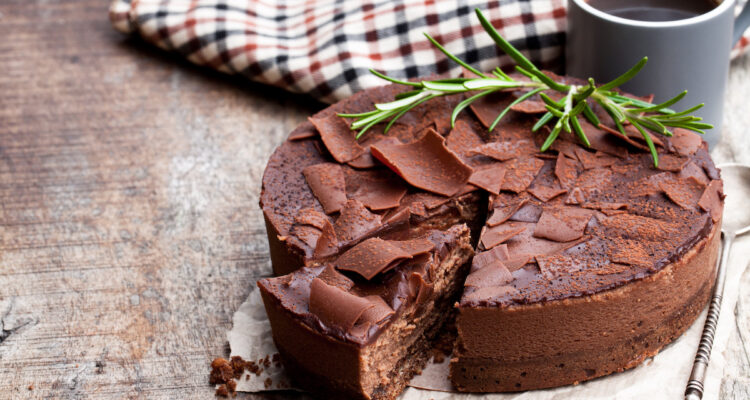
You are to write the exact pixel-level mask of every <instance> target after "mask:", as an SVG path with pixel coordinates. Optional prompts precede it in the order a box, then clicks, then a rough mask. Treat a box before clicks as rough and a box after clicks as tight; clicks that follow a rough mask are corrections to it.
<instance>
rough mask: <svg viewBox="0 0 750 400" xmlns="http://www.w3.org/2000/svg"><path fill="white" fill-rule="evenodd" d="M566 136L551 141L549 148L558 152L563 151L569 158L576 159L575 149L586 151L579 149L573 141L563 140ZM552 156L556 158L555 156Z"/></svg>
mask: <svg viewBox="0 0 750 400" xmlns="http://www.w3.org/2000/svg"><path fill="white" fill-rule="evenodd" d="M565 139H566V138H559V139H557V140H555V141H554V142H552V146H550V150H555V151H557V153H558V154H560V153H563V154H565V155H566V156H568V157H569V158H572V159H576V158H578V156H577V155H576V154H577V151H578V150H579V149H580V150H582V151H586V150H583V149H581V148H580V147H579V146H578V145H576V144H575V143H573V142H570V141H568V140H565ZM554 158H557V157H556V156H555V157H554Z"/></svg>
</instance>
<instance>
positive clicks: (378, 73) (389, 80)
mask: <svg viewBox="0 0 750 400" xmlns="http://www.w3.org/2000/svg"><path fill="white" fill-rule="evenodd" d="M370 73H371V74H373V75H375V76H377V77H378V78H380V79H385V80H386V81H388V82H393V83H398V84H399V85H406V86H414V87H419V86H421V85H420V84H419V82H409V81H402V80H400V79H396V78H391V77H390V76H388V75H384V74H381V73H380V72H378V71H375V70H374V69H372V68H370Z"/></svg>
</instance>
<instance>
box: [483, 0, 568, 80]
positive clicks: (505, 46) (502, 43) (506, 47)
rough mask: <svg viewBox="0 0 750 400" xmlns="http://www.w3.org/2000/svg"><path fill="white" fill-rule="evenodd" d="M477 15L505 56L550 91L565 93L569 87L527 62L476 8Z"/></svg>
mask: <svg viewBox="0 0 750 400" xmlns="http://www.w3.org/2000/svg"><path fill="white" fill-rule="evenodd" d="M474 11H475V12H476V14H477V17H478V18H479V22H480V23H481V24H482V27H483V28H484V30H485V31H486V32H487V34H488V35H490V37H491V38H492V40H494V41H495V43H496V44H497V45H498V47H500V48H501V49H502V50H503V51H504V52H505V53H506V54H507V55H509V56H510V58H512V59H513V60H514V61H515V62H517V63H518V64H519V65H520V66H521V67H523V68H525V69H526V70H528V71H529V72H531V73H532V74H534V75H535V76H536V77H537V78H539V80H540V81H541V82H542V83H544V84H545V85H547V86H548V87H550V88H551V89H554V90H557V91H560V92H567V91H568V90H569V89H570V87H569V86H568V85H564V84H561V83H557V82H555V81H554V80H552V78H550V77H549V76H547V75H545V74H544V73H543V72H542V71H539V70H538V69H537V67H536V66H535V65H534V64H533V63H532V62H531V61H529V59H528V58H526V56H524V55H523V54H522V53H521V52H520V51H518V49H516V48H515V47H513V45H512V44H510V42H508V41H507V40H505V38H503V37H502V36H500V34H499V33H498V32H497V30H495V27H494V26H492V23H491V22H490V21H489V20H488V19H487V18H485V16H484V14H482V11H481V10H480V9H478V8H476V9H475V10H474Z"/></svg>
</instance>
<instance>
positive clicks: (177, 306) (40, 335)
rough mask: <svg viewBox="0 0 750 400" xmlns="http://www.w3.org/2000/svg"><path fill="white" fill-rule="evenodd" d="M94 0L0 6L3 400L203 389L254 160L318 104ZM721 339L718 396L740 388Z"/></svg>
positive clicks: (252, 202) (254, 203)
mask: <svg viewBox="0 0 750 400" xmlns="http://www.w3.org/2000/svg"><path fill="white" fill-rule="evenodd" d="M107 3H108V2H107V0H67V1H63V0H49V1H41V0H39V1H29V0H3V1H2V2H0V37H2V38H3V40H2V41H0V324H1V325H0V398H2V399H4V398H19V399H21V398H40V399H41V398H56V399H60V398H61V399H79V398H105V399H110V398H112V399H114V398H157V399H158V398H164V399H184V398H211V397H212V395H213V392H214V389H213V387H211V386H209V385H208V379H207V378H208V365H209V363H210V360H211V359H212V358H214V357H216V356H221V355H226V354H227V353H228V350H227V349H226V338H225V332H226V330H227V329H228V328H229V327H230V325H231V317H232V314H233V313H234V311H235V310H236V309H237V307H238V306H239V304H240V303H241V302H242V301H243V300H244V299H245V297H246V296H247V294H248V293H249V291H250V290H251V288H253V287H254V285H255V281H256V279H257V278H258V273H257V271H258V270H259V268H260V267H262V266H264V265H267V263H269V259H268V249H267V245H266V238H265V229H264V226H263V223H262V217H261V213H260V210H259V209H258V193H259V189H260V187H259V185H260V178H261V174H262V172H263V167H264V165H265V162H266V160H267V159H268V157H269V155H270V153H271V151H272V150H273V148H274V147H275V146H276V145H277V144H278V143H280V142H281V141H282V140H283V138H284V136H285V135H286V134H287V132H289V131H290V130H291V128H292V127H294V126H295V125H296V124H297V123H298V122H300V121H301V120H303V119H304V118H305V117H306V116H307V115H309V114H310V113H311V112H313V111H314V110H316V109H319V108H320V107H321V105H320V104H318V103H316V102H314V101H312V100H310V99H308V98H306V97H302V96H295V95H290V94H287V93H284V92H282V91H280V90H276V89H272V88H268V87H265V86H259V85H254V84H251V83H248V82H246V81H244V80H241V79H236V78H230V77H227V76H224V75H221V74H219V73H215V72H212V71H208V70H205V69H200V68H197V67H194V66H191V65H189V64H187V63H186V62H183V61H181V60H180V59H178V58H177V57H174V56H169V55H166V54H164V53H162V52H161V51H158V50H155V49H153V48H151V47H150V46H148V45H146V44H144V43H141V42H139V41H137V40H133V39H127V38H125V37H123V36H121V35H119V34H118V33H116V32H114V31H113V30H112V29H111V28H110V26H109V23H108V21H107V19H106V15H107ZM749 71H750V65H748V61H747V57H746V58H745V61H742V62H738V63H735V64H734V65H733V70H732V79H735V80H736V81H738V82H739V83H737V85H740V86H739V87H740V88H742V91H740V92H737V91H732V92H731V93H730V95H729V101H730V104H729V106H730V107H731V108H732V109H733V110H735V111H734V112H729V113H728V117H727V119H728V121H730V125H731V126H732V127H731V128H730V130H729V131H728V132H730V133H729V134H728V135H727V137H730V138H737V137H739V138H742V136H743V135H746V131H745V130H744V129H739V128H738V127H747V126H750V121H748V120H747V118H748V113H747V112H746V108H743V109H741V107H746V106H742V103H743V99H742V98H744V96H745V95H744V94H746V93H748V92H749V91H750V72H749ZM738 74H741V75H742V78H741V79H739V80H738V79H736V78H737V76H738ZM743 85H744V86H743ZM736 93H740V94H742V93H744V94H742V95H736ZM733 96H736V97H733ZM740 109H741V110H742V111H740ZM733 118H734V119H733ZM743 118H744V119H743ZM733 140H738V141H740V142H742V143H744V144H745V145H746V144H747V143H750V142H749V141H748V140H746V139H745V140H739V139H733ZM722 146H723V147H722ZM717 152H719V153H720V154H721V157H723V158H724V159H737V160H742V161H744V162H750V149H749V148H748V147H744V149H743V150H741V151H740V150H737V147H734V146H731V145H728V144H722V145H721V146H720V147H718V148H717ZM747 292H748V291H747V290H746V291H745V292H744V293H745V294H744V295H743V296H745V297H748V296H750V295H749V294H748V293H747ZM744 318H745V319H747V318H748V315H747V314H745V315H744ZM746 326H747V325H746ZM733 340H734V341H733V342H732V343H733V344H732V346H735V351H734V354H737V355H738V357H737V359H736V360H735V359H733V360H730V362H735V363H736V365H737V366H738V367H737V368H736V370H737V371H739V372H738V374H739V375H736V376H727V378H726V379H725V384H724V389H725V390H724V393H725V396H726V398H741V397H737V396H740V395H741V393H748V391H749V390H748V387H750V384H749V383H748V381H750V380H749V379H748V376H747V374H748V370H750V367H748V365H750V362H749V361H748V360H747V358H746V354H745V353H744V352H741V351H742V349H743V347H742V344H741V343H740V342H741V341H740V340H739V339H737V338H735V339H733ZM738 343H739V344H738ZM741 355H744V356H745V357H744V358H743V357H740V356H741ZM288 396H292V395H283V394H281V395H268V396H265V397H285V398H286V397H288ZM240 397H246V398H255V397H259V396H252V395H246V396H240ZM292 397H294V396H292Z"/></svg>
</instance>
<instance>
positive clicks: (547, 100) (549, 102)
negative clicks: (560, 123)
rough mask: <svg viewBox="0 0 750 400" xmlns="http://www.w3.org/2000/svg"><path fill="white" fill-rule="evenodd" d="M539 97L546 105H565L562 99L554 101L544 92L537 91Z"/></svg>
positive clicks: (559, 106)
mask: <svg viewBox="0 0 750 400" xmlns="http://www.w3.org/2000/svg"><path fill="white" fill-rule="evenodd" d="M539 97H541V98H542V101H544V104H546V105H548V106H550V107H554V108H563V107H564V106H565V103H564V102H562V99H560V101H554V100H552V98H550V97H549V96H547V94H546V93H539Z"/></svg>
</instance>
